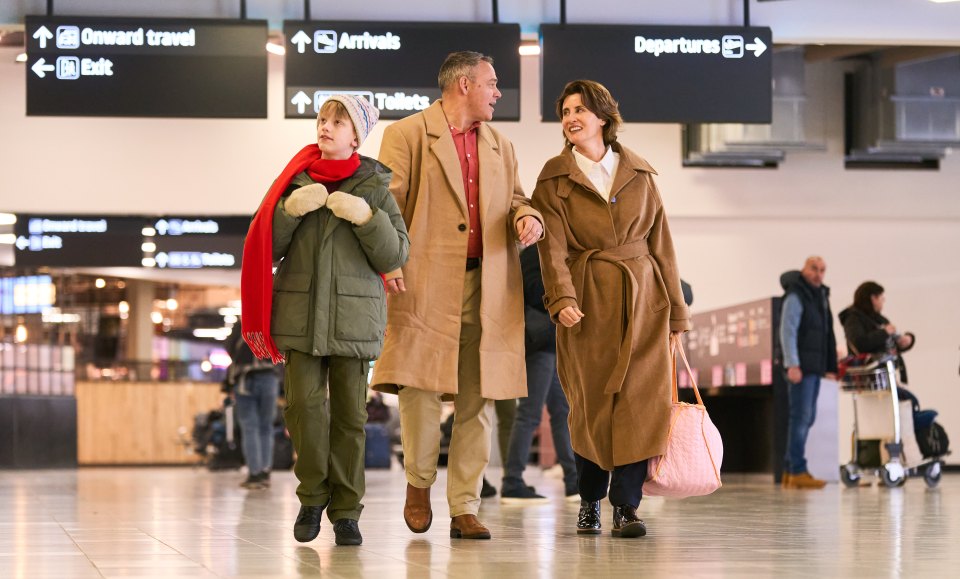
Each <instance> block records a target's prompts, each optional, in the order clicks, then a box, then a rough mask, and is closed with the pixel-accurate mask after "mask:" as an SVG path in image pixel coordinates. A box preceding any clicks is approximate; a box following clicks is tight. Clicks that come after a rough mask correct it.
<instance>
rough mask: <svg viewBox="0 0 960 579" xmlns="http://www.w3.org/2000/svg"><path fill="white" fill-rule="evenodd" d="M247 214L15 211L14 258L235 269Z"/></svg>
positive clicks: (34, 262)
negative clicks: (163, 214) (51, 213)
mask: <svg viewBox="0 0 960 579" xmlns="http://www.w3.org/2000/svg"><path fill="white" fill-rule="evenodd" d="M249 226H250V217H249V216H220V215H216V216H202V217H200V216H196V217H195V216H163V217H149V216H143V215H141V216H123V217H119V216H104V215H24V214H18V215H17V222H16V223H15V224H14V235H15V236H16V239H15V241H14V263H15V264H16V265H17V266H38V267H40V266H46V267H141V266H143V267H155V268H158V269H209V268H215V269H238V268H239V267H240V261H241V258H242V256H243V241H244V238H245V237H246V235H247V229H248V228H249Z"/></svg>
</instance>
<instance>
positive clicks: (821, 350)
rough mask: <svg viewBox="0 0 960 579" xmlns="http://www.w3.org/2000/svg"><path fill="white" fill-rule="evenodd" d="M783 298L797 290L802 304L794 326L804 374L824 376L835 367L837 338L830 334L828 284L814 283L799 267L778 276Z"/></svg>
mask: <svg viewBox="0 0 960 579" xmlns="http://www.w3.org/2000/svg"><path fill="white" fill-rule="evenodd" d="M780 285H781V286H782V287H783V289H784V290H785V293H784V295H783V297H784V299H786V297H787V296H788V295H790V294H796V296H797V297H798V298H800V303H801V304H803V316H802V317H801V318H800V327H799V328H798V329H797V353H798V354H799V355H800V369H801V370H802V371H803V373H804V374H816V375H818V376H823V375H824V374H826V373H828V372H833V373H836V371H837V339H836V337H835V336H834V334H833V313H832V312H831V311H830V288H829V287H827V286H825V285H821V286H820V287H818V288H817V287H813V286H812V285H810V284H809V283H807V280H805V279H804V278H803V275H801V274H800V272H799V271H798V270H793V271H788V272H786V273H784V274H783V275H781V276H780Z"/></svg>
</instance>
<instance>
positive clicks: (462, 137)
mask: <svg viewBox="0 0 960 579" xmlns="http://www.w3.org/2000/svg"><path fill="white" fill-rule="evenodd" d="M479 128H480V123H474V124H473V125H471V126H470V128H469V129H467V130H466V131H460V130H458V129H456V128H455V127H453V126H450V134H451V135H453V144H454V145H456V147H457V157H459V158H460V172H461V173H462V174H463V190H464V191H466V193H467V214H468V216H469V218H470V224H469V225H470V229H469V236H470V237H469V239H468V241H467V257H483V235H482V231H481V229H480V160H479V159H478V158H477V130H478V129H479Z"/></svg>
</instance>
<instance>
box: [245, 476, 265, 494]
mask: <svg viewBox="0 0 960 579" xmlns="http://www.w3.org/2000/svg"><path fill="white" fill-rule="evenodd" d="M240 486H241V487H243V488H245V489H247V490H251V491H253V490H258V489H265V488H267V485H265V484H263V480H262V479H261V478H260V475H259V474H252V475H250V476H248V477H247V480H245V481H243V482H242V483H240Z"/></svg>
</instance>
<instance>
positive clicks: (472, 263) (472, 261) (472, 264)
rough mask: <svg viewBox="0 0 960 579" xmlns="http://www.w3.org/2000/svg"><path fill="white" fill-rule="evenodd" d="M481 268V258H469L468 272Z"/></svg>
mask: <svg viewBox="0 0 960 579" xmlns="http://www.w3.org/2000/svg"><path fill="white" fill-rule="evenodd" d="M478 267H480V258H479V257H468V258H467V271H470V270H474V269H477V268H478Z"/></svg>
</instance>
